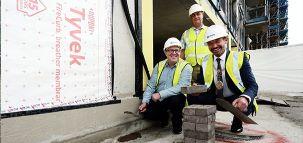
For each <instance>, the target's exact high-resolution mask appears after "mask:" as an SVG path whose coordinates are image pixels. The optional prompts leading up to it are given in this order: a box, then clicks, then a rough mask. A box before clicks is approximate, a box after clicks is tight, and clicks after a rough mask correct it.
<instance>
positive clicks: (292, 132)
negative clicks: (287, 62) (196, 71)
mask: <svg viewBox="0 0 303 143" xmlns="http://www.w3.org/2000/svg"><path fill="white" fill-rule="evenodd" d="M291 99H295V100H296V101H299V103H301V100H297V98H292V97H291V98H288V100H289V101H291ZM295 105H298V102H296V104H295ZM299 105H301V104H299ZM280 108H282V107H274V106H272V105H260V111H259V112H258V113H257V116H254V117H252V119H253V120H255V121H256V122H257V123H258V125H248V124H245V125H244V132H243V133H241V134H238V135H236V134H232V133H230V132H229V131H228V130H229V127H230V124H231V120H232V114H230V113H228V112H217V113H216V142H229V143H234V142H237V143H238V142H240V143H244V142H249V143H260V142H262V143H265V142H266V143H267V142H271V143H303V136H302V135H303V127H302V126H301V125H302V123H303V120H302V119H303V118H302V117H303V114H300V112H302V111H303V107H301V106H294V107H283V108H282V109H280ZM298 112H299V113H298ZM135 136H137V137H138V138H136V139H132V140H129V141H128V142H130V143H141V142H148V143H159V142H161V143H182V142H183V134H180V135H174V134H172V132H171V127H170V126H168V127H165V128H159V127H153V128H149V129H146V130H142V131H139V132H137V134H136V135H135ZM118 138H119V137H116V138H113V139H107V140H105V141H103V143H110V142H119V141H118Z"/></svg>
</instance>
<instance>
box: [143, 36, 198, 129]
mask: <svg viewBox="0 0 303 143" xmlns="http://www.w3.org/2000/svg"><path fill="white" fill-rule="evenodd" d="M181 47H182V46H181V43H180V41H179V40H178V39H177V38H174V37H172V38H169V39H168V40H167V41H166V42H165V44H164V48H163V52H164V53H165V55H166V58H167V59H165V60H163V61H161V62H159V63H158V64H157V65H156V66H155V67H154V70H153V73H152V76H151V79H150V80H149V81H148V83H147V87H146V89H145V92H144V94H143V100H142V103H141V105H140V106H139V111H140V113H143V115H144V117H145V118H147V119H152V120H158V121H160V123H161V126H166V125H167V124H168V110H169V111H170V112H171V113H172V118H171V119H172V125H173V133H174V134H180V133H181V132H182V110H183V108H184V106H185V101H186V97H185V95H183V94H182V93H181V87H182V86H189V85H190V83H191V74H192V67H191V66H190V65H189V64H188V62H186V61H184V60H182V59H181V58H180V52H181Z"/></svg>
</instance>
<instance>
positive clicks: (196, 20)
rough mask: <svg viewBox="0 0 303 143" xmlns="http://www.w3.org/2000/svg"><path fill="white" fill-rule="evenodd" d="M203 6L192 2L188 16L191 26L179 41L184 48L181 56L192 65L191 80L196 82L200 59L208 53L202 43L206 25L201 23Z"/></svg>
mask: <svg viewBox="0 0 303 143" xmlns="http://www.w3.org/2000/svg"><path fill="white" fill-rule="evenodd" d="M203 14H204V12H203V8H202V7H201V6H200V5H199V4H194V5H192V6H191V7H190V9H189V14H188V15H189V17H190V19H191V23H192V27H191V28H189V29H188V30H186V31H185V32H184V33H183V34H182V37H181V43H182V46H183V48H184V50H182V52H181V58H182V59H185V60H186V61H188V62H189V63H190V64H191V66H192V67H193V73H192V82H196V80H197V76H198V74H199V73H200V66H201V65H199V64H200V63H201V62H202V59H203V57H204V56H206V55H207V54H210V51H209V50H208V47H207V46H206V45H205V44H204V39H205V38H204V37H205V32H206V29H207V26H204V25H203Z"/></svg>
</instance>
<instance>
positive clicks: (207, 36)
mask: <svg viewBox="0 0 303 143" xmlns="http://www.w3.org/2000/svg"><path fill="white" fill-rule="evenodd" d="M212 36H215V34H211V35H208V36H207V37H206V38H210V37H212Z"/></svg>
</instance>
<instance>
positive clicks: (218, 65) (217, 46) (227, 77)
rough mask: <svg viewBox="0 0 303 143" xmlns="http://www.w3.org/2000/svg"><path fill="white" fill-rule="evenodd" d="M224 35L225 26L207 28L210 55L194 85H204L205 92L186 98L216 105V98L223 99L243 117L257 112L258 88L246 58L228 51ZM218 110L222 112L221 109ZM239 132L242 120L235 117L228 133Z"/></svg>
mask: <svg viewBox="0 0 303 143" xmlns="http://www.w3.org/2000/svg"><path fill="white" fill-rule="evenodd" d="M227 36H228V33H227V31H226V29H225V27H223V26H221V25H212V26H210V27H209V28H208V29H207V31H206V38H205V42H206V43H207V45H208V47H209V50H210V51H211V53H212V54H210V55H207V56H206V57H205V58H204V59H203V61H202V63H201V65H202V69H201V73H200V75H199V77H198V82H197V83H198V84H203V85H206V86H207V87H208V91H207V92H206V93H202V94H200V95H198V96H197V95H191V96H188V98H187V99H188V103H189V104H216V98H224V99H225V100H227V101H229V102H230V103H231V104H232V105H233V106H234V107H236V108H238V109H239V110H240V111H242V112H243V113H244V114H246V115H249V114H251V113H256V112H257V111H258V105H257V103H256V100H255V97H256V96H257V93H258V85H257V83H256V81H255V77H254V75H253V73H252V71H251V67H250V64H249V61H248V60H249V55H248V54H247V53H245V52H237V51H228V49H227V41H228V37H227ZM217 108H218V110H222V108H221V107H220V106H217ZM242 131H243V127H242V121H241V120H240V119H239V118H237V117H234V119H233V121H232V125H231V132H234V133H239V132H242Z"/></svg>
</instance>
